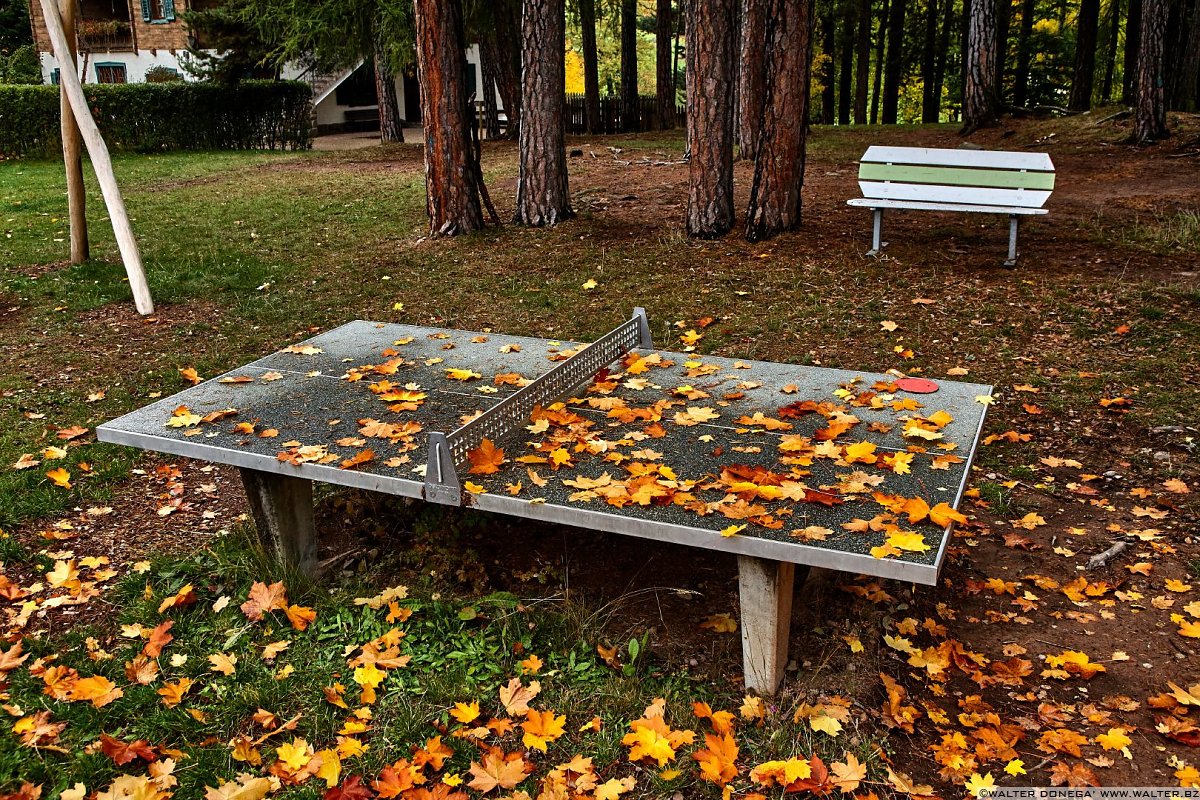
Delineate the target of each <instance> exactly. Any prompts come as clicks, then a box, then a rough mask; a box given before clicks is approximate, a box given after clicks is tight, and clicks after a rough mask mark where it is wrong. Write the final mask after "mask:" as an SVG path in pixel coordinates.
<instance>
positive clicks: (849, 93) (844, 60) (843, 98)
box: [837, 0, 858, 125]
mask: <svg viewBox="0 0 1200 800" xmlns="http://www.w3.org/2000/svg"><path fill="white" fill-rule="evenodd" d="M857 8H858V6H857V5H856V4H854V3H852V0H844V2H843V17H842V30H841V36H839V37H838V52H839V53H840V54H841V64H840V65H839V66H838V97H837V116H838V124H839V125H849V124H850V102H851V99H852V97H853V94H854V28H855V25H856V20H855V18H854V13H855V11H856V10H857Z"/></svg>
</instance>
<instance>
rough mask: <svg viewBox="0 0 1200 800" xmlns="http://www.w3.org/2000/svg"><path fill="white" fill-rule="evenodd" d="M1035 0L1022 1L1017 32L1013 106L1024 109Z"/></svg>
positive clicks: (1027, 98)
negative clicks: (1019, 24) (1019, 25)
mask: <svg viewBox="0 0 1200 800" xmlns="http://www.w3.org/2000/svg"><path fill="white" fill-rule="evenodd" d="M1035 13H1036V10H1035V8H1034V0H1021V27H1020V28H1018V30H1017V72H1016V74H1015V75H1014V76H1013V105H1015V106H1017V107H1018V108H1024V107H1025V106H1026V104H1027V103H1028V102H1029V61H1030V58H1031V57H1032V53H1031V52H1030V49H1029V39H1030V37H1031V36H1032V35H1033V16H1034V14H1035Z"/></svg>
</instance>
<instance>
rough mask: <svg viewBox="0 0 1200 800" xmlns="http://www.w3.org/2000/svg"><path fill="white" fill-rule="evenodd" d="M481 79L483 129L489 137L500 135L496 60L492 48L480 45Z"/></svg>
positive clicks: (493, 137) (494, 137)
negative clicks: (492, 55) (493, 57)
mask: <svg viewBox="0 0 1200 800" xmlns="http://www.w3.org/2000/svg"><path fill="white" fill-rule="evenodd" d="M479 79H480V81H481V83H482V84H483V98H482V100H483V129H484V133H485V134H486V135H487V138H489V139H496V138H499V136H500V110H499V109H498V108H497V107H496V62H495V61H493V60H492V58H491V52H490V48H487V47H484V46H483V45H482V44H481V45H480V47H479Z"/></svg>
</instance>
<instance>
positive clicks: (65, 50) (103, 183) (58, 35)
mask: <svg viewBox="0 0 1200 800" xmlns="http://www.w3.org/2000/svg"><path fill="white" fill-rule="evenodd" d="M40 2H41V6H42V16H43V17H45V19H46V31H47V33H49V34H50V44H51V46H52V47H53V49H54V58H55V59H56V60H57V61H58V65H59V69H58V75H59V78H58V83H59V90H60V91H61V92H63V94H64V95H65V96H66V97H67V100H68V101H69V102H70V104H71V110H72V111H73V112H74V113H75V122H76V124H77V125H78V126H79V132H80V134H81V135H82V136H83V141H84V144H86V145H87V149H88V155H90V156H91V158H92V169H94V170H95V171H96V178H97V179H98V180H99V181H100V191H101V193H102V194H103V195H104V204H105V205H106V206H107V207H108V216H109V218H110V219H111V220H112V225H113V233H114V234H115V235H116V237H117V247H118V249H120V251H121V261H123V262H124V264H125V273H126V274H127V275H128V276H129V288H130V289H131V290H132V291H133V301H134V304H135V305H136V306H137V310H138V313H139V314H143V315H144V314H153V313H154V301H153V300H152V299H151V298H150V287H149V286H148V285H147V284H146V273H145V271H144V270H143V269H142V255H141V253H139V252H138V246H137V240H136V239H134V238H133V228H132V226H130V224H129V215H128V214H127V213H125V201H124V200H123V199H121V187H119V186H118V185H117V178H116V176H115V175H114V174H113V168H112V159H111V158H110V157H109V155H108V147H107V146H106V145H105V144H104V137H102V136H101V135H100V129H99V128H98V127H96V121H95V120H94V119H92V111H91V109H90V108H88V103H87V97H86V96H85V95H84V93H83V86H82V85H81V84H80V83H79V76H78V75H76V74H75V68H74V67H73V66H72V59H71V47H70V45H69V43H68V42H67V35H66V33H65V32H64V31H63V25H62V19H61V18H60V17H59V15H58V6H57V5H56V4H55V1H54V0H40Z"/></svg>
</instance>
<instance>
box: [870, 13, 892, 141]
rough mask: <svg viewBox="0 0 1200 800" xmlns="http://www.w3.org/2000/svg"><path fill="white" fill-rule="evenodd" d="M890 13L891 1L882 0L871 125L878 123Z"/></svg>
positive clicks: (872, 89)
mask: <svg viewBox="0 0 1200 800" xmlns="http://www.w3.org/2000/svg"><path fill="white" fill-rule="evenodd" d="M890 13H891V0H883V8H881V9H880V10H879V35H878V36H876V37H875V81H874V85H873V86H872V87H871V124H872V125H874V124H875V123H877V122H879V99H880V98H879V96H880V95H881V94H882V93H883V92H882V91H881V89H880V86H881V85H882V84H883V46H884V43H885V42H886V41H887V24H888V16H890Z"/></svg>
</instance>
